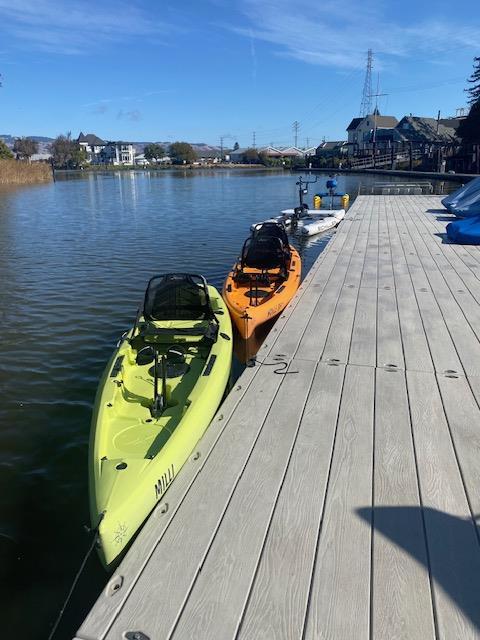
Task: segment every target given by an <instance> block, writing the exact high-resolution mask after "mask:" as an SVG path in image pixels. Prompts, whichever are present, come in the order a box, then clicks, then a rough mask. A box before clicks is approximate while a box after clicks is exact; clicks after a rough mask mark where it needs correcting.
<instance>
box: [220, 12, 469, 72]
mask: <svg viewBox="0 0 480 640" xmlns="http://www.w3.org/2000/svg"><path fill="white" fill-rule="evenodd" d="M380 9H381V4H380V3H379V2H375V1H374V0H365V2H364V3H362V5H361V9H359V5H358V2H357V1H356V0H355V1H353V0H344V1H343V2H332V1H328V0H326V1H322V2H321V3H320V2H318V0H298V1H297V2H296V3H294V4H292V3H291V2H290V1H289V0H262V2H258V1H257V0H241V10H242V12H243V14H244V16H245V17H246V19H247V26H245V27H238V26H230V27H229V29H230V30H231V31H234V32H235V33H237V34H239V35H242V36H244V37H246V38H249V39H250V42H252V40H253V38H255V39H257V40H262V41H264V42H268V43H270V44H272V45H274V46H275V47H276V48H275V49H274V53H275V54H276V55H278V56H282V57H288V58H293V59H295V60H300V61H302V62H306V63H309V64H313V65H321V66H332V67H337V68H352V69H355V68H359V69H360V68H363V67H364V66H365V53H366V51H367V49H369V48H372V49H373V50H374V51H375V53H376V54H377V55H379V56H380V60H379V59H378V58H376V68H377V69H380V68H382V66H383V64H389V59H392V58H393V59H394V58H397V59H398V58H406V57H408V56H410V55H411V53H412V52H415V56H416V57H418V53H419V52H420V54H421V53H424V54H425V55H427V54H430V55H431V54H438V57H440V56H443V54H445V57H447V58H448V55H447V54H448V52H449V51H450V52H451V51H453V50H455V48H457V47H467V48H472V49H475V48H478V44H477V43H478V41H479V39H480V26H479V27H475V26H461V25H458V24H457V25H455V24H453V23H452V22H451V21H448V22H442V21H441V20H439V19H435V20H432V21H429V22H423V23H421V24H417V25H416V26H414V27H410V26H403V25H400V24H397V23H393V22H391V21H388V20H386V19H385V18H384V16H383V15H382V14H381V12H380ZM373 26H374V28H373ZM450 57H451V56H450ZM382 58H383V62H382ZM385 60H386V62H385Z"/></svg>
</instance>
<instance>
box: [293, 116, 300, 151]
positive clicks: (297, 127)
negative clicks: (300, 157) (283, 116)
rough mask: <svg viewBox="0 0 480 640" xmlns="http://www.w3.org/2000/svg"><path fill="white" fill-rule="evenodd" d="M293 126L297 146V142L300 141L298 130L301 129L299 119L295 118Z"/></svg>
mask: <svg viewBox="0 0 480 640" xmlns="http://www.w3.org/2000/svg"><path fill="white" fill-rule="evenodd" d="M292 128H293V135H294V138H295V146H297V142H298V130H299V129H300V123H299V122H298V120H295V122H294V123H293V125H292Z"/></svg>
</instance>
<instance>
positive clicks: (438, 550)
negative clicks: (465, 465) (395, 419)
mask: <svg viewBox="0 0 480 640" xmlns="http://www.w3.org/2000/svg"><path fill="white" fill-rule="evenodd" d="M407 379H408V393H409V399H410V408H411V416H412V427H413V434H414V439H415V449H416V455H417V460H418V475H419V480H420V490H421V496H422V504H423V514H424V520H425V530H426V534H427V544H428V552H429V558H430V568H431V577H432V588H433V590H434V593H435V599H434V602H435V612H436V620H437V626H438V637H439V639H444V640H448V639H449V638H465V639H467V638H472V639H473V638H478V627H479V626H480V590H479V589H478V576H479V575H480V554H479V552H478V539H477V536H476V533H475V524H474V522H473V520H472V515H471V512H470V509H469V505H468V501H467V497H466V494H465V487H464V484H463V479H462V475H461V472H460V469H459V466H458V462H457V457H456V453H455V449H454V446H453V443H452V439H451V435H450V431H449V427H448V424H447V421H446V418H445V413H444V410H443V405H442V400H441V397H440V393H439V390H438V386H437V381H436V379H435V377H434V376H433V375H431V374H428V373H422V372H417V371H411V372H408V373H407Z"/></svg>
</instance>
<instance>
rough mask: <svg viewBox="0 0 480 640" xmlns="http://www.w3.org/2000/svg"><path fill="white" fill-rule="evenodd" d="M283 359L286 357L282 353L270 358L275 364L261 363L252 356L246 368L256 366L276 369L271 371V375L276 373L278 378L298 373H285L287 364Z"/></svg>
mask: <svg viewBox="0 0 480 640" xmlns="http://www.w3.org/2000/svg"><path fill="white" fill-rule="evenodd" d="M285 357H286V356H285V355H284V354H283V353H279V354H278V355H276V356H274V357H273V358H272V360H275V362H265V361H264V362H261V361H260V360H257V356H253V357H251V358H250V360H248V362H247V367H254V366H255V365H256V364H259V365H262V366H264V367H277V368H276V369H274V370H273V373H277V374H278V375H280V376H288V375H289V374H290V373H299V372H298V371H286V369H287V367H288V362H287V361H286V360H285Z"/></svg>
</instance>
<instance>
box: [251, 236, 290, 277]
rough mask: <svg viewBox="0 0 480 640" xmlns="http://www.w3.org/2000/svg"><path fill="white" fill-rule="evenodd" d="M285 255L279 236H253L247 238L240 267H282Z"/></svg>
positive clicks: (262, 268)
mask: <svg viewBox="0 0 480 640" xmlns="http://www.w3.org/2000/svg"><path fill="white" fill-rule="evenodd" d="M285 262H286V256H285V252H284V248H283V244H282V242H281V240H280V239H279V238H273V237H268V236H263V237H262V236H257V237H256V236H253V237H252V238H248V240H247V242H246V243H245V245H244V248H243V253H242V267H250V268H253V269H261V270H268V269H277V268H284V267H285Z"/></svg>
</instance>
